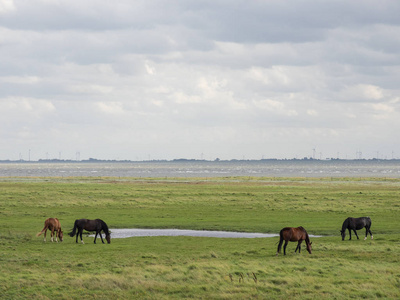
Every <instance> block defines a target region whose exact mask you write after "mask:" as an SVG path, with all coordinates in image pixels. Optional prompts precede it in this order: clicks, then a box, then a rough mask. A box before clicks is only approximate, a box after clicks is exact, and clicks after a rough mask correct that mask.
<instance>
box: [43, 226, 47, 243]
mask: <svg viewBox="0 0 400 300" xmlns="http://www.w3.org/2000/svg"><path fill="white" fill-rule="evenodd" d="M46 234H47V228H46V230H45V231H44V240H43V241H44V242H46Z"/></svg>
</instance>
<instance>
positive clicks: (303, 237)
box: [276, 226, 312, 255]
mask: <svg viewBox="0 0 400 300" xmlns="http://www.w3.org/2000/svg"><path fill="white" fill-rule="evenodd" d="M279 236H280V239H279V245H278V251H277V252H276V255H278V254H279V253H280V252H281V248H282V243H283V240H285V245H284V246H283V253H284V255H286V246H287V244H288V243H289V241H290V242H298V243H297V247H296V250H295V251H294V252H295V253H296V252H297V249H298V250H299V253H300V251H301V243H302V242H303V241H306V245H307V251H308V253H310V254H311V244H312V243H311V242H310V237H309V236H308V233H307V231H306V230H305V229H304V228H303V227H302V226H300V227H297V228H295V227H285V228H283V229H282V230H281V231H280V232H279Z"/></svg>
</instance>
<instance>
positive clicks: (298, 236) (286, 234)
mask: <svg viewBox="0 0 400 300" xmlns="http://www.w3.org/2000/svg"><path fill="white" fill-rule="evenodd" d="M280 236H281V238H283V239H284V240H285V241H291V242H296V241H299V240H305V239H306V237H307V232H306V230H305V229H304V228H303V227H301V226H300V227H297V228H295V227H285V228H283V229H282V230H281V232H280Z"/></svg>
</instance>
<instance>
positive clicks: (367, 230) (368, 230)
mask: <svg viewBox="0 0 400 300" xmlns="http://www.w3.org/2000/svg"><path fill="white" fill-rule="evenodd" d="M368 232H369V235H370V236H371V240H373V239H374V237H373V236H372V232H371V229H370V227H367V226H365V238H364V241H365V240H366V239H367V236H368Z"/></svg>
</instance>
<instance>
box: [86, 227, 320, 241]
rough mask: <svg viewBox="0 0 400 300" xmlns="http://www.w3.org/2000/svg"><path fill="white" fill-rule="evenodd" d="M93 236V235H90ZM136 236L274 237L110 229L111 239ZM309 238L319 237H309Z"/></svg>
mask: <svg viewBox="0 0 400 300" xmlns="http://www.w3.org/2000/svg"><path fill="white" fill-rule="evenodd" d="M91 236H94V235H91ZM138 236H196V237H213V238H268V237H276V236H279V234H274V233H252V232H231V231H210V230H186V229H138V228H124V229H111V237H112V238H114V239H120V238H128V237H138ZM310 237H320V236H319V235H318V236H317V235H310Z"/></svg>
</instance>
